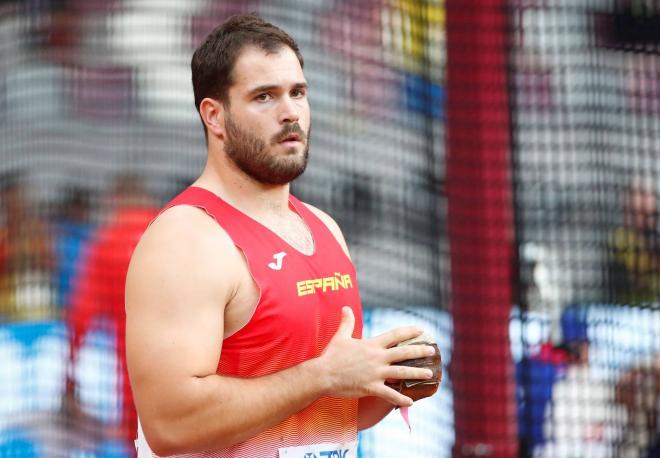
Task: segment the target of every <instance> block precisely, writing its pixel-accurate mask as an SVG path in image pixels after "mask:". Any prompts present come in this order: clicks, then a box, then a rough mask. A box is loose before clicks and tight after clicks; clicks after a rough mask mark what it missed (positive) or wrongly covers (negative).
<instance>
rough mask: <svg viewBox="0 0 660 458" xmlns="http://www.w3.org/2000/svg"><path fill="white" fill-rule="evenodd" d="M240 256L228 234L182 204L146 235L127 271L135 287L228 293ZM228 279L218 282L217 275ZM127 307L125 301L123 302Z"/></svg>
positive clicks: (160, 220)
mask: <svg viewBox="0 0 660 458" xmlns="http://www.w3.org/2000/svg"><path fill="white" fill-rule="evenodd" d="M238 262H241V258H240V256H239V254H238V252H237V250H236V249H235V246H234V244H233V242H232V240H231V238H230V237H229V235H227V233H226V232H225V231H224V230H223V229H222V228H221V227H220V226H219V225H218V224H217V223H216V222H215V221H214V220H213V218H211V217H210V216H209V215H207V214H206V213H205V212H204V211H202V210H200V209H198V208H195V207H192V206H187V205H180V206H176V207H173V208H170V209H168V210H166V211H165V212H163V213H162V214H161V215H160V216H158V218H157V219H156V220H155V221H154V222H153V223H152V224H151V225H150V226H149V228H148V229H147V230H146V231H145V232H144V234H143V235H142V238H141V239H140V242H139V243H138V245H137V247H136V248H135V251H134V253H133V257H132V259H131V264H130V267H129V271H128V278H127V292H128V291H130V287H131V286H132V285H133V284H136V283H137V284H145V285H150V286H152V287H153V286H156V285H162V287H163V288H165V289H167V288H170V287H171V286H172V285H177V288H178V289H179V290H186V289H194V288H200V287H202V288H207V287H208V288H215V287H222V288H221V289H219V290H215V291H209V293H218V294H223V295H224V294H227V291H225V289H226V287H228V286H231V285H232V282H233V278H232V272H235V270H236V269H234V267H235V263H238ZM219 275H220V276H221V277H220V278H224V279H225V280H226V281H224V282H218V281H217V278H218V276H219ZM127 305H128V302H127Z"/></svg>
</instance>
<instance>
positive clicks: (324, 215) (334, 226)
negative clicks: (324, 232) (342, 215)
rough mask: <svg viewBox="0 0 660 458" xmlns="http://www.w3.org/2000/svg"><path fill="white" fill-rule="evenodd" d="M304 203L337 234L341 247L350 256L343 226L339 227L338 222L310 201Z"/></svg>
mask: <svg viewBox="0 0 660 458" xmlns="http://www.w3.org/2000/svg"><path fill="white" fill-rule="evenodd" d="M303 203H304V205H305V206H306V207H307V208H308V209H309V210H310V211H311V212H312V213H314V214H315V215H316V216H317V217H318V218H319V219H320V220H321V221H323V223H324V224H325V225H326V226H327V228H328V229H329V230H330V232H331V233H332V235H334V236H335V238H336V239H337V242H339V244H340V245H341V247H342V248H343V249H344V252H346V255H347V256H349V257H350V255H349V253H348V245H347V244H346V239H344V234H343V233H342V231H341V228H340V227H339V225H338V224H337V222H336V221H335V220H334V219H333V218H332V217H331V216H330V215H328V214H327V213H326V212H324V211H323V210H321V209H319V208H317V207H315V206H313V205H310V204H308V203H305V202H303Z"/></svg>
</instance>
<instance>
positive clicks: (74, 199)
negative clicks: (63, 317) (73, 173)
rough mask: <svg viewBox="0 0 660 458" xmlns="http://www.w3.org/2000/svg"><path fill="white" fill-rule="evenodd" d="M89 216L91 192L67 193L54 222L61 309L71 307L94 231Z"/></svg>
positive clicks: (71, 191) (70, 189)
mask: <svg viewBox="0 0 660 458" xmlns="http://www.w3.org/2000/svg"><path fill="white" fill-rule="evenodd" d="M89 215H90V203H89V191H86V190H84V189H80V188H69V189H67V190H66V193H65V197H64V199H63V202H62V204H61V206H60V209H59V212H58V215H57V216H56V219H55V222H54V234H55V237H54V244H55V245H54V247H55V250H54V251H55V256H56V262H57V266H56V274H57V285H58V297H57V299H58V300H57V303H58V305H59V306H60V307H61V308H68V307H69V305H70V304H71V297H70V296H71V291H72V289H73V288H74V286H75V284H74V281H75V279H76V278H77V273H78V270H79V264H80V262H81V259H82V256H81V255H82V253H83V251H84V248H85V246H86V244H87V243H88V241H89V238H90V235H91V233H92V229H93V225H92V223H91V222H90V219H89Z"/></svg>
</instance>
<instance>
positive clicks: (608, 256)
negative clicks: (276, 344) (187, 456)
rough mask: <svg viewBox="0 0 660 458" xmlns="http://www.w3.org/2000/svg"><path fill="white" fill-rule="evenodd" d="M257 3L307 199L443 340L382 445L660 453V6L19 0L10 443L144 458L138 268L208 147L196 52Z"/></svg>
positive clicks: (8, 11)
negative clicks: (425, 383) (305, 102)
mask: <svg viewBox="0 0 660 458" xmlns="http://www.w3.org/2000/svg"><path fill="white" fill-rule="evenodd" d="M251 11H254V12H257V13H259V14H260V15H262V16H263V17H264V18H265V19H267V20H270V21H272V22H274V23H275V24H277V25H279V26H281V27H282V28H284V29H285V30H286V31H287V32H289V33H290V34H291V35H292V36H293V37H294V38H295V39H296V40H297V41H298V43H299V45H300V47H301V51H302V54H303V55H304V57H305V76H306V78H307V79H308V82H309V84H310V102H311V109H312V119H313V132H312V136H311V148H310V163H309V166H308V169H307V171H306V172H305V174H304V175H303V176H302V177H301V178H300V179H298V180H296V181H295V182H294V183H293V187H292V190H293V193H294V194H295V195H297V196H298V197H299V198H301V199H302V200H304V201H307V202H309V203H311V204H313V205H315V206H318V207H319V208H321V209H323V210H325V211H326V212H328V213H329V214H330V215H332V216H333V217H334V218H335V219H336V220H337V222H338V223H339V225H340V226H341V228H342V230H343V232H344V235H345V237H346V239H347V242H348V245H349V248H350V250H351V255H352V258H353V260H354V262H355V264H356V266H357V270H358V276H359V282H360V291H361V296H362V300H363V304H364V306H365V316H364V318H365V319H364V323H365V329H364V334H365V335H367V336H369V335H376V334H378V333H381V332H384V331H385V330H387V329H390V328H392V327H395V326H399V325H403V324H418V325H420V326H422V327H424V328H425V329H427V331H429V332H430V333H431V334H432V335H434V336H435V337H436V339H437V341H438V345H439V347H440V349H441V351H442V354H443V363H444V365H445V374H444V378H443V384H442V386H441V389H440V391H439V393H438V394H437V395H436V396H434V397H432V398H430V399H426V400H423V401H421V402H420V403H419V404H418V405H415V406H414V407H413V408H412V409H411V412H410V415H411V420H412V427H413V429H412V433H410V432H409V431H408V429H407V427H406V426H405V424H404V423H403V421H402V420H401V418H400V417H399V415H398V414H396V413H393V414H390V415H389V416H388V417H386V418H385V420H383V421H382V422H381V423H380V424H379V425H377V426H376V427H374V428H372V429H369V430H367V431H365V432H362V433H361V434H360V449H359V455H360V457H362V458H372V457H373V458H375V457H401V456H411V457H429V458H431V457H433V458H435V457H445V456H447V457H448V456H452V455H453V456H506V457H512V456H517V455H520V456H542V457H575V456H588V457H601V456H602V457H619V456H621V457H646V456H654V455H651V453H654V452H653V447H656V452H655V453H657V440H658V432H657V425H658V424H659V422H658V421H657V413H658V409H659V407H660V405H659V402H658V393H659V390H660V388H659V387H660V382H659V380H660V376H659V375H658V373H659V370H660V369H659V366H660V362H659V359H658V356H657V355H658V351H660V338H659V337H658V336H660V318H659V317H660V315H659V313H660V312H659V311H658V310H657V299H656V297H657V294H658V288H660V276H659V273H660V252H659V251H658V250H660V247H659V246H658V242H657V233H658V228H657V213H658V206H657V197H656V194H657V192H658V191H659V190H658V189H656V188H657V180H656V177H657V175H658V173H659V172H660V163H659V161H658V159H656V148H657V146H658V145H657V142H658V132H657V129H658V119H659V118H658V114H659V113H660V111H659V110H660V108H659V107H660V61H659V60H658V59H660V57H659V55H658V54H659V53H658V50H657V46H658V44H657V43H658V38H660V37H658V32H657V31H658V30H660V25H658V23H659V21H658V17H660V16H658V14H659V12H660V6H656V4H655V3H654V2H652V1H651V2H649V1H642V0H638V1H635V0H627V1H624V0H621V1H614V0H571V1H569V0H546V1H527V0H508V1H505V0H455V1H454V0H446V1H440V0H363V1H360V2H354V1H349V0H333V1H325V2H321V1H313V0H305V1H287V0H279V1H267V0H261V1H257V0H250V1H245V2H230V1H218V0H214V1H211V0H191V1H186V2H176V1H174V0H169V1H166V0H105V1H101V0H59V1H56V0H32V1H27V2H18V1H7V0H5V1H0V132H1V136H0V157H1V158H2V161H0V215H1V216H0V355H1V357H0V361H2V364H0V399H2V401H0V457H2V456H7V457H9V456H16V457H23V456H25V457H31V456H67V457H69V456H74V457H125V456H132V455H133V453H134V452H133V447H132V439H133V437H134V431H135V413H134V410H133V407H132V400H131V396H130V391H129V390H128V387H127V381H126V380H127V378H126V373H125V361H124V343H123V337H122V329H123V326H124V299H123V295H124V285H123V282H124V276H125V271H126V266H127V263H128V258H129V256H130V252H131V250H132V248H133V246H134V245H135V243H136V242H137V240H138V238H139V235H140V233H141V232H142V230H143V229H144V227H145V225H146V224H147V223H148V221H150V220H151V219H152V218H153V216H154V214H155V212H156V211H157V209H158V208H160V206H162V205H163V204H164V203H165V202H167V201H168V200H169V199H170V198H172V197H173V196H174V195H176V194H177V193H178V192H179V191H180V190H182V189H183V188H184V187H185V186H187V185H188V184H190V183H191V182H192V181H193V180H194V179H195V177H196V176H197V175H198V174H199V173H200V171H201V170H202V167H203V165H204V161H205V159H206V147H205V144H204V135H203V130H202V127H201V125H200V121H199V117H198V115H197V113H196V111H195V107H194V103H193V94H192V87H191V83H190V69H189V68H190V67H189V65H190V58H191V55H192V52H193V51H194V49H195V48H196V46H197V45H198V44H199V43H200V41H201V40H202V39H203V38H204V37H205V36H206V34H207V33H208V32H209V31H211V30H212V29H213V28H214V27H215V26H216V25H218V24H219V23H220V22H222V20H224V19H225V18H226V17H228V16H230V15H231V14H235V13H242V12H251ZM450 363H451V370H449V369H448V368H449V367H450V366H449V364H450Z"/></svg>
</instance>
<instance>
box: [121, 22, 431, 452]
mask: <svg viewBox="0 0 660 458" xmlns="http://www.w3.org/2000/svg"><path fill="white" fill-rule="evenodd" d="M302 66H303V59H302V56H301V55H300V52H299V50H298V46H297V45H296V43H295V42H294V41H293V40H292V39H291V37H289V36H288V35H287V34H286V33H285V32H284V31H282V30H280V29H278V28H277V27H275V26H273V25H271V24H269V23H267V22H264V21H263V20H261V19H260V18H258V17H257V16H254V15H241V16H234V17H232V18H230V19H228V20H227V21H226V22H225V23H224V24H223V25H221V26H220V27H218V28H217V29H216V30H214V31H213V32H212V33H211V34H210V35H209V36H208V37H207V39H206V40H205V41H204V43H203V44H202V45H201V46H200V47H199V48H198V49H197V50H196V52H195V54H194V56H193V59H192V75H193V89H194V93H195V103H196V106H197V109H198V111H199V113H200V117H201V119H202V122H203V124H204V127H205V133H206V136H207V142H208V160H207V164H206V167H205V168H204V170H203V172H202V174H201V176H200V177H199V178H198V179H197V180H196V181H195V182H194V183H193V186H191V187H190V188H188V189H187V190H185V191H184V192H183V193H182V194H180V195H179V196H178V197H177V198H175V199H174V201H173V202H171V203H170V204H169V205H168V206H166V207H165V210H164V211H163V212H162V213H161V214H160V216H159V217H158V218H157V219H156V220H155V221H154V223H153V224H152V225H151V226H150V227H149V229H148V230H147V231H146V232H145V234H144V235H143V237H142V240H141V241H140V243H139V244H138V247H137V248H136V250H135V253H134V255H133V259H132V261H131V265H130V267H129V272H128V278H127V284H126V313H127V358H128V366H129V373H130V377H131V383H132V387H133V390H134V395H135V402H136V406H137V409H138V414H139V417H140V421H141V426H142V430H143V431H144V437H142V434H141V433H140V434H139V436H138V441H137V446H138V454H139V456H152V453H153V454H154V455H156V456H159V455H160V456H162V455H180V454H186V456H190V455H188V454H193V455H192V456H195V455H194V454H195V453H200V456H214V457H255V456H260V457H278V456H286V457H305V456H319V457H320V456H342V457H344V456H346V457H355V456H356V448H357V446H356V438H357V430H359V429H363V428H368V427H370V426H372V425H373V424H375V423H377V422H378V421H379V420H380V419H381V418H383V417H384V416H385V415H386V414H387V413H388V412H389V411H390V410H391V409H392V408H393V407H394V406H410V405H411V404H412V402H413V399H411V398H409V397H407V396H404V395H402V394H401V393H399V392H397V391H395V390H393V389H391V388H389V387H387V386H386V385H385V381H386V380H397V379H421V380H424V379H428V378H430V377H431V371H429V370H427V369H420V368H412V367H406V366H395V365H392V364H391V363H393V362H398V361H403V360H406V359H411V358H420V357H424V356H430V355H432V354H433V353H434V350H433V348H432V347H430V346H426V345H412V346H407V347H395V346H396V344H398V343H399V342H402V341H404V340H407V339H411V338H414V337H417V336H419V335H420V334H421V332H422V331H421V330H420V329H417V328H413V327H402V328H397V329H395V330H392V331H390V332H387V333H385V334H382V335H380V336H377V337H374V338H371V339H361V327H362V320H361V318H362V315H361V304H360V298H359V294H358V290H357V279H356V276H355V269H354V267H353V264H352V263H351V261H350V258H349V257H348V251H347V248H346V244H345V242H344V239H343V237H342V235H341V232H340V230H339V228H338V227H337V225H336V223H335V222H334V221H333V220H332V219H331V218H330V217H329V216H327V215H326V214H324V213H323V212H321V211H320V210H318V209H316V208H313V207H311V206H309V205H306V204H303V203H301V202H300V201H298V200H296V199H295V198H294V197H293V196H290V194H289V183H290V182H291V181H292V180H293V179H295V178H296V177H298V176H299V175H300V174H301V173H302V172H303V171H304V169H305V166H306V163H307V155H308V146H309V143H308V142H309V133H310V111H309V104H308V100H307V90H308V87H307V82H306V80H305V77H304V74H303V71H302ZM200 209H201V210H203V211H200ZM145 439H146V441H145ZM142 453H145V455H142Z"/></svg>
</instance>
